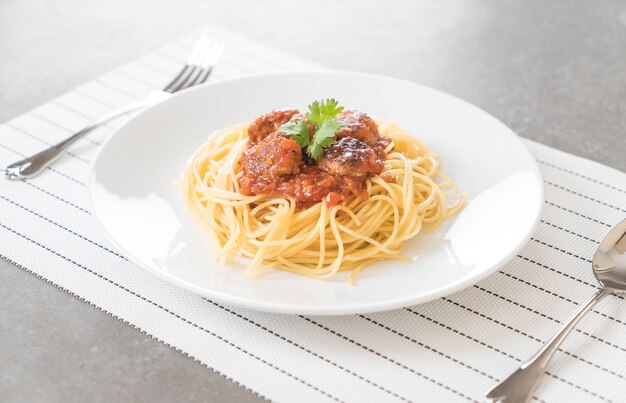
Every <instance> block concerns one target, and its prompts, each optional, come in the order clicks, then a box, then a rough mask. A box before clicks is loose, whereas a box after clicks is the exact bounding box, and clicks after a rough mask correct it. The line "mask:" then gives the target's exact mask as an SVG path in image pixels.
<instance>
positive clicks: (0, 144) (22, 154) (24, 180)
mask: <svg viewBox="0 0 626 403" xmlns="http://www.w3.org/2000/svg"><path fill="white" fill-rule="evenodd" d="M0 147H2V148H4V149H5V150H7V151H10V152H12V153H13V154H16V155H19V156H20V157H22V158H26V154H24V153H21V152H19V151H17V150H15V149H13V148H11V147H9V146H7V145H6V144H2V143H0ZM46 169H48V170H50V171H52V172H54V173H55V174H58V175H60V176H62V177H64V178H66V179H69V180H71V181H72V182H75V183H77V184H79V185H81V186H87V185H86V184H85V183H83V182H81V181H79V180H78V179H76V178H72V177H71V176H69V175H67V174H64V173H63V172H61V171H59V170H57V169H54V168H52V167H46ZM22 182H24V183H28V182H26V179H22Z"/></svg>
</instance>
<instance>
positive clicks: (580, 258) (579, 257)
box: [530, 237, 591, 263]
mask: <svg viewBox="0 0 626 403" xmlns="http://www.w3.org/2000/svg"><path fill="white" fill-rule="evenodd" d="M530 240H531V241H533V242H537V243H538V244H541V245H543V246H547V247H548V248H551V249H554V250H558V251H559V252H562V253H565V254H566V255H569V256H572V257H575V258H576V259H579V260H582V261H583V262H587V263H591V260H590V259H587V258H584V257H582V256H579V255H577V254H575V253H572V252H569V251H566V250H565V249H561V248H559V247H556V246H554V245H551V244H549V243H547V242H544V241H542V240H539V239H536V238H533V237H531V238H530Z"/></svg>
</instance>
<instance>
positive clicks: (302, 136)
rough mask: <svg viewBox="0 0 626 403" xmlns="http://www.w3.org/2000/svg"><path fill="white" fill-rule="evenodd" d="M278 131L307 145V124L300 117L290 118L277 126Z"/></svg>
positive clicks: (302, 144)
mask: <svg viewBox="0 0 626 403" xmlns="http://www.w3.org/2000/svg"><path fill="white" fill-rule="evenodd" d="M278 131H279V132H281V133H283V134H286V135H288V136H291V139H292V140H294V141H295V142H296V143H298V144H299V145H300V147H306V146H308V145H309V126H308V125H307V123H306V121H304V120H302V119H292V120H290V121H289V122H287V123H285V124H284V125H282V126H280V127H279V128H278Z"/></svg>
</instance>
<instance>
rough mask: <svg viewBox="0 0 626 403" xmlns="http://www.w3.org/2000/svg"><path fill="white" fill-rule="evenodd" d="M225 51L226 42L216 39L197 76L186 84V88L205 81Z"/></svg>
mask: <svg viewBox="0 0 626 403" xmlns="http://www.w3.org/2000/svg"><path fill="white" fill-rule="evenodd" d="M223 51H224V42H222V41H216V43H215V46H214V47H213V48H212V49H211V51H210V52H207V55H206V57H205V58H204V60H203V61H202V66H201V68H200V70H199V71H198V74H197V76H196V77H195V79H193V80H190V81H189V82H188V83H187V84H186V85H185V86H184V88H189V87H193V86H194V85H198V84H202V83H204V82H205V81H206V80H207V79H208V78H209V76H210V75H211V72H212V71H213V67H215V65H216V64H217V62H218V61H219V59H220V57H221V56H222V53H223Z"/></svg>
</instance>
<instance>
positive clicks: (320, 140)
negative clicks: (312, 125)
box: [307, 119, 341, 160]
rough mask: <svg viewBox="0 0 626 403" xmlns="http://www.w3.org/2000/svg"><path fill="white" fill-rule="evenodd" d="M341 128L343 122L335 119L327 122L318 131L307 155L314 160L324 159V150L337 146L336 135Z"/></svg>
mask: <svg viewBox="0 0 626 403" xmlns="http://www.w3.org/2000/svg"><path fill="white" fill-rule="evenodd" d="M340 128H341V122H339V121H338V120H335V119H331V120H326V121H324V123H322V124H321V125H320V126H319V127H318V128H317V129H316V130H315V135H313V141H312V142H311V145H309V147H308V148H307V154H309V157H311V158H313V159H316V160H318V159H320V158H322V153H323V151H324V148H326V147H329V146H331V145H333V144H335V134H336V133H337V132H338V131H339V129H340Z"/></svg>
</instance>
